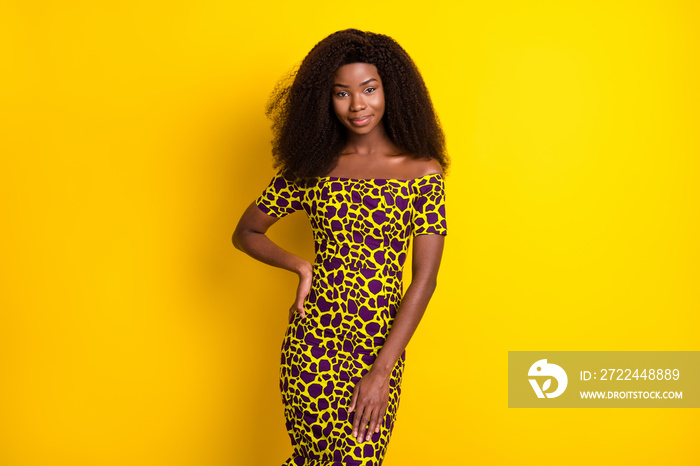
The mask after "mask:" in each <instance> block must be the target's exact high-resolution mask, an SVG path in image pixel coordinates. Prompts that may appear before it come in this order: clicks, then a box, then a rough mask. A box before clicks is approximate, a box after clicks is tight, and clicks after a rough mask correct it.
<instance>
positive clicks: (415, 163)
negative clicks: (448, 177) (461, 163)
mask: <svg viewBox="0 0 700 466" xmlns="http://www.w3.org/2000/svg"><path fill="white" fill-rule="evenodd" d="M405 163H406V168H407V171H408V172H410V173H411V174H412V176H411V178H420V177H423V176H428V175H434V174H440V175H442V174H444V173H443V171H442V165H440V162H438V161H437V160H436V159H427V158H423V157H410V158H407V159H406V162H405Z"/></svg>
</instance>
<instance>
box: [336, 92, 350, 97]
mask: <svg viewBox="0 0 700 466" xmlns="http://www.w3.org/2000/svg"><path fill="white" fill-rule="evenodd" d="M335 95H337V96H338V97H345V96H347V95H348V93H347V92H345V91H340V92H336V93H335Z"/></svg>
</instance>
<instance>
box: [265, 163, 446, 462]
mask: <svg viewBox="0 0 700 466" xmlns="http://www.w3.org/2000/svg"><path fill="white" fill-rule="evenodd" d="M255 204H256V205H257V206H258V208H260V209H261V210H262V211H263V212H265V213H266V214H268V215H271V216H273V217H276V218H281V217H285V216H287V215H289V214H291V213H292V212H295V211H298V210H304V211H305V212H306V215H307V216H308V218H309V220H310V221H311V227H312V230H313V236H314V243H315V261H314V264H313V279H312V284H311V291H310V292H309V295H308V297H307V298H306V300H305V304H304V307H305V309H306V317H304V318H302V317H301V316H300V314H299V313H296V314H295V316H294V319H293V321H292V322H291V323H290V324H289V326H288V328H287V331H286V333H285V336H284V340H283V343H282V359H281V365H280V390H281V392H282V402H283V405H284V415H285V419H286V427H287V431H288V433H289V436H290V438H291V441H292V446H293V448H294V452H293V454H292V456H291V457H290V458H289V459H288V460H287V461H286V462H285V463H284V465H296V466H341V465H342V466H379V465H381V463H382V460H383V458H384V454H385V452H386V448H387V445H388V442H389V438H390V436H391V432H392V430H393V427H394V423H395V422H396V412H397V408H398V405H399V396H400V394H401V376H402V373H403V368H404V362H405V357H406V352H405V351H404V352H403V354H402V355H401V357H400V358H399V360H398V361H397V363H396V365H395V366H394V369H393V371H392V374H391V378H390V397H389V406H388V409H387V413H386V416H385V419H384V422H383V423H382V425H381V429H380V432H378V433H374V432H372V433H371V435H369V436H368V438H367V439H365V441H364V442H362V443H360V442H358V441H357V439H356V438H355V437H353V435H352V422H353V419H354V414H355V413H354V412H352V413H348V411H347V408H348V407H349V405H350V398H351V396H352V391H353V387H354V386H355V384H356V383H357V382H358V381H359V380H360V379H361V378H362V377H363V376H364V375H365V374H366V373H367V372H368V371H369V369H370V368H371V366H372V363H373V362H374V360H375V358H376V357H377V354H378V352H379V350H380V349H381V348H382V345H383V344H384V341H385V339H386V337H387V335H388V333H389V330H390V329H391V325H392V323H393V321H394V317H395V316H396V312H397V310H398V308H399V304H400V303H401V299H402V297H403V265H404V262H405V260H406V254H407V251H408V247H409V243H410V241H411V238H412V237H414V236H416V235H424V234H439V235H447V221H446V217H445V191H444V180H443V176H442V175H441V174H430V175H425V176H422V177H420V178H414V179H409V180H400V179H354V178H341V177H334V176H325V177H316V178H314V180H313V182H312V183H309V184H305V185H302V184H301V183H294V182H293V181H292V180H290V179H287V178H285V177H284V176H283V174H282V173H281V172H278V173H277V174H276V175H275V176H274V177H273V178H272V180H271V181H270V184H269V185H268V186H267V187H266V188H265V189H264V191H263V192H262V194H261V195H260V196H259V197H258V198H257V199H256V200H255ZM368 434H370V433H369V432H368Z"/></svg>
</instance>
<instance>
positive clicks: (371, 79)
mask: <svg viewBox="0 0 700 466" xmlns="http://www.w3.org/2000/svg"><path fill="white" fill-rule="evenodd" d="M372 81H377V80H376V79H374V78H369V79H368V80H367V81H365V82H362V83H360V86H364V85H365V84H369V83H371V82H372ZM377 82H379V81H377ZM335 86H338V87H346V88H347V87H350V86H347V85H345V84H333V87H335Z"/></svg>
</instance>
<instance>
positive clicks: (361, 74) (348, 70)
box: [333, 63, 381, 84]
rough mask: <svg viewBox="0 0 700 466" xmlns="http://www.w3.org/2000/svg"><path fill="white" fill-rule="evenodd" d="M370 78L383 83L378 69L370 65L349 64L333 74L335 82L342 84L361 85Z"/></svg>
mask: <svg viewBox="0 0 700 466" xmlns="http://www.w3.org/2000/svg"><path fill="white" fill-rule="evenodd" d="M370 78H374V79H377V80H379V81H381V78H380V77H379V72H378V71H377V67H376V66H374V65H372V64H370V63H348V64H347V65H343V66H341V67H340V68H338V69H337V70H336V71H335V73H334V74H333V79H334V80H335V82H336V83H342V84H360V83H362V82H365V81H367V80H368V79H370Z"/></svg>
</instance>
